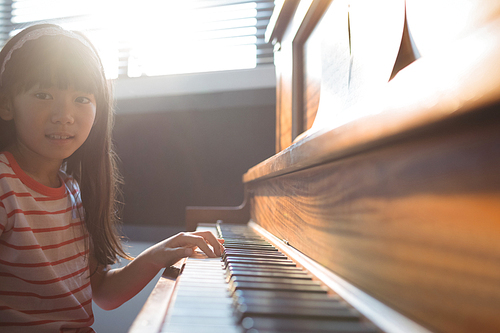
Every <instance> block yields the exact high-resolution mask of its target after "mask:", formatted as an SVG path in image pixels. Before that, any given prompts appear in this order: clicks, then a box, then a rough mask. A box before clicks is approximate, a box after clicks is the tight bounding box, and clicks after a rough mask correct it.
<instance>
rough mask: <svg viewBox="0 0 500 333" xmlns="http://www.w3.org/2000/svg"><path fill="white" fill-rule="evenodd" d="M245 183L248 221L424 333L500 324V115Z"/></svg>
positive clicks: (494, 112)
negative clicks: (248, 197) (425, 329)
mask: <svg viewBox="0 0 500 333" xmlns="http://www.w3.org/2000/svg"><path fill="white" fill-rule="evenodd" d="M498 114H499V113H498V108H492V109H490V110H488V111H485V114H484V115H483V117H465V118H463V119H462V120H461V121H457V122H452V123H450V124H442V125H441V126H435V127H432V128H429V129H428V131H427V132H425V133H424V132H421V133H414V135H412V136H409V137H407V138H401V139H400V140H399V142H392V143H388V144H387V145H385V146H383V147H380V148H378V149H373V150H370V151H367V152H365V153H360V154H357V155H355V156H352V157H349V158H345V159H342V160H339V161H336V162H332V163H328V164H324V165H320V166H316V167H312V168H309V169H306V170H302V171H298V172H294V173H291V174H286V175H282V176H279V177H275V178H270V179H267V180H262V181H256V182H252V183H251V184H250V186H249V191H250V194H251V216H252V219H253V220H254V221H255V222H257V223H258V224H260V225H261V226H263V227H264V228H265V229H266V230H268V231H270V232H271V233H272V234H274V235H276V236H277V237H279V238H283V239H286V240H287V241H289V242H290V243H291V245H292V246H294V247H295V248H297V249H298V250H300V251H302V252H304V253H305V254H306V255H308V256H310V257H312V258H313V259H315V260H317V261H319V262H320V263H321V264H323V265H325V266H326V267H327V268H329V269H331V270H332V271H334V272H335V273H337V274H339V275H341V276H343V277H344V278H345V279H347V280H348V281H350V282H351V283H353V284H355V285H357V286H358V287H360V288H361V289H362V290H365V291H366V292H368V293H370V294H371V295H373V296H375V297H376V298H377V299H379V300H381V301H382V302H384V303H386V304H387V305H389V306H391V307H393V308H395V309H396V310H397V311H400V312H401V313H403V314H404V315H407V316H408V317H410V318H411V319H414V320H415V321H417V322H418V323H421V324H423V325H424V326H426V327H428V328H429V329H431V330H432V331H436V332H498V327H500V317H499V316H498V313H500V283H499V282H500V242H499V241H498V240H499V239H500V173H499V172H498V170H499V166H500V117H499V116H498Z"/></svg>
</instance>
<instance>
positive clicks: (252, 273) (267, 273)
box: [227, 270, 311, 281]
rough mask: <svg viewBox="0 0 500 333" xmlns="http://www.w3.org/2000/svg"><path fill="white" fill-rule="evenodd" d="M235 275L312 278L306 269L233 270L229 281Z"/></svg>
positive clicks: (229, 274) (228, 278) (228, 276)
mask: <svg viewBox="0 0 500 333" xmlns="http://www.w3.org/2000/svg"><path fill="white" fill-rule="evenodd" d="M233 276H257V277H258V276H261V277H268V278H278V279H279V278H288V279H300V280H308V279H310V278H311V276H310V275H309V274H307V273H306V272H304V271H300V270H298V271H294V272H282V271H281V272H275V271H258V270H256V271H251V270H232V271H230V272H229V273H228V274H227V280H228V281H229V280H230V279H231V277H233Z"/></svg>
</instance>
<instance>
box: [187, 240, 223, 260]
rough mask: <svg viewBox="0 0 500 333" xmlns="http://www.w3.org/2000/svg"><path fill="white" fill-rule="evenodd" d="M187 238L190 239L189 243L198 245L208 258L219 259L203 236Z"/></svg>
mask: <svg viewBox="0 0 500 333" xmlns="http://www.w3.org/2000/svg"><path fill="white" fill-rule="evenodd" d="M186 237H188V238H189V243H190V244H192V245H196V246H197V247H198V248H199V249H200V250H202V251H203V252H204V253H205V254H206V255H207V256H208V257H210V258H215V257H217V255H216V254H215V253H214V251H213V250H212V249H211V248H210V247H209V246H208V244H207V241H206V239H205V238H203V237H202V236H198V235H186ZM219 256H220V255H219Z"/></svg>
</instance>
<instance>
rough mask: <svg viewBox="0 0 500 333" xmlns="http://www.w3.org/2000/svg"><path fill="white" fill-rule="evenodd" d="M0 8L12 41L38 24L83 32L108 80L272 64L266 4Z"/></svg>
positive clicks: (76, 2)
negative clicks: (265, 37) (90, 41)
mask: <svg viewBox="0 0 500 333" xmlns="http://www.w3.org/2000/svg"><path fill="white" fill-rule="evenodd" d="M2 3H3V11H4V12H5V13H7V14H8V12H9V10H10V9H11V12H10V17H9V19H8V20H7V19H5V16H8V15H4V22H3V23H2V24H3V27H4V28H5V29H4V30H6V31H10V35H13V34H15V33H17V32H18V31H19V30H21V29H22V28H24V27H26V26H29V25H32V24H36V23H42V22H44V23H56V24H59V25H61V26H62V27H64V28H66V29H70V30H79V31H83V32H84V33H85V34H86V35H87V36H88V37H89V38H90V39H91V40H92V41H93V43H94V44H95V45H96V47H97V48H98V49H99V51H100V54H101V57H102V60H103V63H104V67H105V69H106V75H107V76H108V77H109V78H117V77H138V76H156V75H168V74H179V73H192V72H207V71H220V70H231V69H243V68H254V67H256V66H259V65H261V64H270V63H272V62H273V54H272V48H271V46H270V45H266V44H265V42H264V31H265V28H266V26H267V23H268V21H269V18H270V16H271V13H272V9H273V7H274V2H273V1H270V0H253V1H243V0H182V1H179V0H141V1H132V0H84V1H80V0H12V1H8V0H3V2H2V0H0V5H1V4H2ZM9 21H10V22H9ZM0 33H1V31H0ZM7 33H8V32H7ZM0 38H2V36H1V34H0ZM0 42H3V43H4V42H5V38H4V40H0Z"/></svg>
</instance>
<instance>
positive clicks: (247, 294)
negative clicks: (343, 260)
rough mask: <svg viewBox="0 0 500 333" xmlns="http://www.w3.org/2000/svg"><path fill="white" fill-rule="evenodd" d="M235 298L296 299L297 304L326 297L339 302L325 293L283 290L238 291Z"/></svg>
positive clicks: (234, 294)
mask: <svg viewBox="0 0 500 333" xmlns="http://www.w3.org/2000/svg"><path fill="white" fill-rule="evenodd" d="M232 296H233V298H237V297H243V298H284V299H294V300H296V301H297V302H301V301H303V300H305V301H307V300H324V299H325V297H328V298H331V299H336V300H339V299H340V297H338V296H337V295H329V294H325V293H304V292H298V291H282V290H251V289H250V290H236V291H235V292H234V293H233V295H232Z"/></svg>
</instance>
